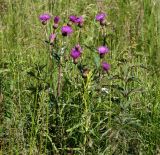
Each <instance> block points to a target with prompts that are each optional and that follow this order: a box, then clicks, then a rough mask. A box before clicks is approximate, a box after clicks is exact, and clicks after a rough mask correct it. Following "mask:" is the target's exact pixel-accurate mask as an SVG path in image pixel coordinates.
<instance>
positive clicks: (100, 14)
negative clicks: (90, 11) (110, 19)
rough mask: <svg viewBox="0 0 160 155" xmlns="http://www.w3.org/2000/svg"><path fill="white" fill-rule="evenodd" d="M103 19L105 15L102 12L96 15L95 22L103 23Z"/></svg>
mask: <svg viewBox="0 0 160 155" xmlns="http://www.w3.org/2000/svg"><path fill="white" fill-rule="evenodd" d="M105 18H106V14H105V13H103V12H101V13H99V14H97V15H96V21H100V22H103V21H104V20H105Z"/></svg>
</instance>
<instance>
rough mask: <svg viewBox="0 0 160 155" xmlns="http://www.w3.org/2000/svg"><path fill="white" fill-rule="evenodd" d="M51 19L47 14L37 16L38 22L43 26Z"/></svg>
mask: <svg viewBox="0 0 160 155" xmlns="http://www.w3.org/2000/svg"><path fill="white" fill-rule="evenodd" d="M50 18H51V16H50V15H49V14H47V13H46V14H41V15H40V16H39V19H40V21H41V22H42V24H43V25H46V24H47V21H48V20H49V19H50Z"/></svg>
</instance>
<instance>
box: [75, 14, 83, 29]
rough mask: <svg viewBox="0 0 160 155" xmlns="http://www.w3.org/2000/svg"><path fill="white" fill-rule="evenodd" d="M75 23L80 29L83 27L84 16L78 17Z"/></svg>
mask: <svg viewBox="0 0 160 155" xmlns="http://www.w3.org/2000/svg"><path fill="white" fill-rule="evenodd" d="M75 23H76V24H78V26H79V27H82V25H83V23H84V18H83V17H82V16H80V17H77V19H76V20H75Z"/></svg>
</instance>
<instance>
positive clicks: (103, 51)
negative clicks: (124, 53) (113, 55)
mask: <svg viewBox="0 0 160 155" xmlns="http://www.w3.org/2000/svg"><path fill="white" fill-rule="evenodd" d="M108 52H109V49H108V47H106V46H100V47H98V53H99V55H100V58H103V57H104V56H105V54H106V53H108Z"/></svg>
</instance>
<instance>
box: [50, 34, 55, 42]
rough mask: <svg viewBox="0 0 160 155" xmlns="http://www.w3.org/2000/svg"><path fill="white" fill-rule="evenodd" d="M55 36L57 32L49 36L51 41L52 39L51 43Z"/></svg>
mask: <svg viewBox="0 0 160 155" xmlns="http://www.w3.org/2000/svg"><path fill="white" fill-rule="evenodd" d="M55 38H56V34H54V33H52V34H51V35H50V36H49V41H50V43H53V42H54V40H55Z"/></svg>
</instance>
